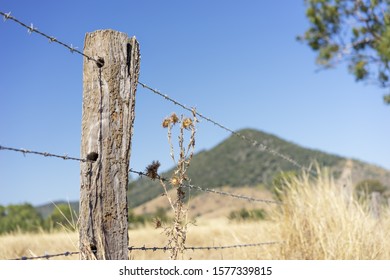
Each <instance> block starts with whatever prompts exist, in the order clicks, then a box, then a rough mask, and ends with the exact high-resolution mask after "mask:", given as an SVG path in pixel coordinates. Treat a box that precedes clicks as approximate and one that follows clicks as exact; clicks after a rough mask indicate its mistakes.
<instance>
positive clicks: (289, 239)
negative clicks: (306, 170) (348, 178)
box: [274, 170, 390, 260]
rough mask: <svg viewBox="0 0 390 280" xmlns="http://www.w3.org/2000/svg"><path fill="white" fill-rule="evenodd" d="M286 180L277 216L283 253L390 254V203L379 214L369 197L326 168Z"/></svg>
mask: <svg viewBox="0 0 390 280" xmlns="http://www.w3.org/2000/svg"><path fill="white" fill-rule="evenodd" d="M318 174H319V175H318V177H316V178H313V177H310V176H309V175H308V174H303V175H301V176H300V177H299V178H298V177H296V178H295V179H293V180H291V178H289V180H286V182H285V187H284V188H283V190H282V191H281V193H280V195H281V199H282V202H283V205H281V206H280V208H279V209H278V210H277V211H276V213H275V215H274V217H275V222H276V225H277V232H278V235H279V238H280V240H284V241H285V244H284V246H280V247H278V248H279V249H280V251H279V252H275V256H276V257H278V258H279V259H309V260H317V259H321V260H324V259H325V260H326V259H332V260H339V259H347V260H355V259H367V260H372V259H390V242H389V233H390V219H389V211H388V208H387V207H384V208H383V209H382V216H381V218H380V219H375V218H374V217H373V216H372V215H371V213H370V210H369V205H368V203H367V201H363V200H360V201H359V200H358V199H357V197H356V196H354V195H353V192H351V191H348V190H347V188H346V187H345V186H342V185H339V184H337V183H336V182H335V181H334V180H333V179H332V177H331V176H330V175H329V174H328V173H327V172H326V171H324V170H321V171H318Z"/></svg>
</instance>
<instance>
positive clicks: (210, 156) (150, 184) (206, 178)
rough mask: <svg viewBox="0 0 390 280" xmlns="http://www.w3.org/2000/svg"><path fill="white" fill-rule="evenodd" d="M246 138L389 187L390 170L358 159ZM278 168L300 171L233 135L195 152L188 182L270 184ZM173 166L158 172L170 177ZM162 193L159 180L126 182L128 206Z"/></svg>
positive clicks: (257, 136) (268, 138)
mask: <svg viewBox="0 0 390 280" xmlns="http://www.w3.org/2000/svg"><path fill="white" fill-rule="evenodd" d="M238 132H239V133H240V134H241V135H244V136H245V137H247V138H250V139H253V140H256V141H258V142H259V143H263V144H264V145H266V146H267V147H270V148H272V149H273V150H276V151H277V152H278V153H281V154H284V155H287V156H289V157H291V158H292V159H294V160H295V161H296V162H298V163H299V164H300V165H302V166H305V167H308V166H311V165H312V164H313V163H314V162H316V163H318V164H319V165H320V166H321V167H328V168H329V169H330V170H331V171H332V172H333V174H334V176H335V178H339V177H349V178H351V179H352V183H353V184H356V183H357V182H359V181H361V180H363V179H377V180H379V181H381V182H382V183H383V184H384V185H387V186H390V172H389V171H388V170H385V169H383V168H380V167H377V166H373V165H369V164H366V163H363V162H360V161H357V160H350V159H346V158H343V157H341V156H337V155H332V154H328V153H324V152H321V151H318V150H313V149H307V148H303V147H301V146H299V145H296V144H294V143H291V142H288V141H285V140H283V139H281V138H279V137H277V136H274V135H271V134H268V133H264V132H261V131H257V130H252V129H243V130H241V131H238ZM281 171H299V168H298V167H296V166H294V165H293V164H291V163H290V162H288V161H286V160H284V159H282V158H280V157H277V156H275V155H273V154H271V153H269V152H266V151H260V150H259V148H256V147H253V146H252V145H250V144H248V142H246V141H242V139H240V138H239V137H237V136H234V135H232V136H231V137H229V138H228V139H226V140H225V141H223V142H222V143H220V144H219V145H217V146H216V147H214V148H213V149H211V150H208V151H202V152H200V153H198V154H196V155H194V157H193V159H192V162H191V166H190V167H189V169H188V176H189V178H190V179H191V184H193V185H196V186H203V187H208V188H218V187H222V186H229V187H232V188H235V187H241V186H256V185H260V184H262V185H265V186H270V185H271V182H272V179H273V178H274V176H275V175H276V174H278V173H279V172H281ZM172 172H173V169H172V170H169V171H168V172H165V173H163V174H161V175H162V176H164V177H170V175H171V174H172ZM161 194H162V188H161V186H160V185H159V183H158V182H154V181H151V180H149V179H148V178H141V179H139V180H137V181H134V182H132V183H130V184H129V191H128V196H129V205H130V207H136V206H139V205H141V204H143V203H144V202H146V201H149V200H151V199H153V198H155V197H157V196H159V195H161Z"/></svg>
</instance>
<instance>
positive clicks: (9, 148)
mask: <svg viewBox="0 0 390 280" xmlns="http://www.w3.org/2000/svg"><path fill="white" fill-rule="evenodd" d="M1 150H8V151H13V152H20V153H22V154H23V155H26V154H35V155H40V156H44V157H56V158H62V159H63V160H75V161H81V162H89V161H92V160H88V159H81V158H76V157H70V156H68V155H63V156H61V155H56V154H52V153H48V152H37V151H31V150H27V149H17V148H12V147H5V146H1V145H0V151H1Z"/></svg>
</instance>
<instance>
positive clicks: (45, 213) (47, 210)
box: [35, 200, 79, 219]
mask: <svg viewBox="0 0 390 280" xmlns="http://www.w3.org/2000/svg"><path fill="white" fill-rule="evenodd" d="M60 205H66V206H68V207H70V208H71V209H72V211H74V212H76V213H78V212H79V202H78V201H73V202H66V201H62V200H61V201H55V202H52V203H47V204H43V205H40V206H37V207H35V209H37V211H38V213H39V214H40V215H41V216H42V218H44V219H46V218H47V217H49V216H50V214H51V213H53V210H54V209H55V208H56V206H57V207H58V206H60Z"/></svg>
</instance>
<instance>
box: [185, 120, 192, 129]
mask: <svg viewBox="0 0 390 280" xmlns="http://www.w3.org/2000/svg"><path fill="white" fill-rule="evenodd" d="M191 126H192V120H191V119H190V118H185V119H184V120H183V127H184V128H190V127H191Z"/></svg>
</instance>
